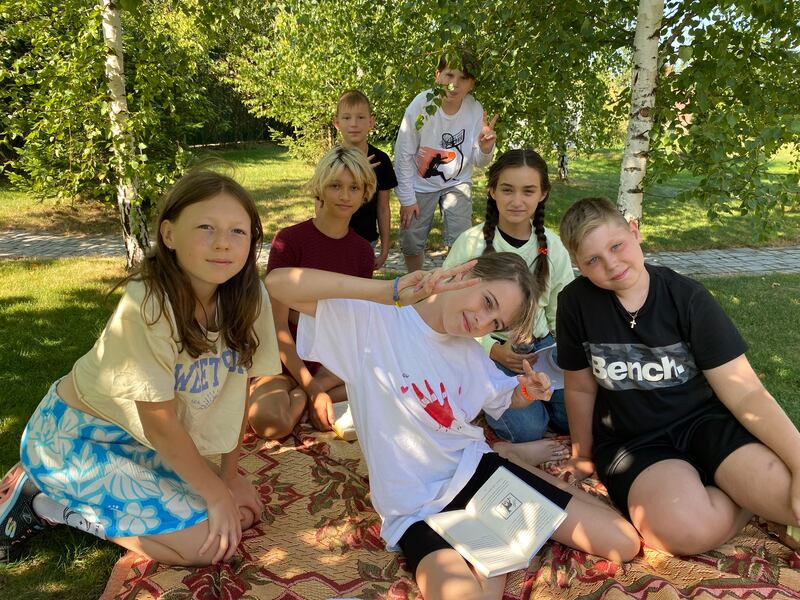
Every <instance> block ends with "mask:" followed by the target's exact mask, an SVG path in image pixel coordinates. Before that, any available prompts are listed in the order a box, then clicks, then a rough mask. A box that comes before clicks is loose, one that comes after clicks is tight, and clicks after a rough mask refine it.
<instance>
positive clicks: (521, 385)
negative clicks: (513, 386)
mask: <svg viewBox="0 0 800 600" xmlns="http://www.w3.org/2000/svg"><path fill="white" fill-rule="evenodd" d="M519 391H520V392H522V397H523V398H525V400H529V401H531V402H533V398H532V397H531V395H530V394H529V393H528V390H526V389H525V386H524V385H523V384H522V383H520V384H519Z"/></svg>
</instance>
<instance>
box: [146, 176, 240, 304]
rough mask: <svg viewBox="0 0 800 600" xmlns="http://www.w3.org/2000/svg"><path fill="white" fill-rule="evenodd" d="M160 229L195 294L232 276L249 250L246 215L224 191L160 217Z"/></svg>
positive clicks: (207, 289) (212, 289) (209, 288)
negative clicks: (166, 217)
mask: <svg viewBox="0 0 800 600" xmlns="http://www.w3.org/2000/svg"><path fill="white" fill-rule="evenodd" d="M160 231H161V237H162V239H163V241H164V244H165V245H166V246H167V247H168V248H170V249H172V250H174V252H175V256H176V258H177V261H178V265H179V266H180V268H181V269H182V270H183V271H184V273H186V274H187V275H188V276H189V279H190V281H191V283H192V287H193V288H194V290H195V292H196V293H197V294H198V295H204V294H206V293H208V292H213V291H215V290H216V287H217V286H218V285H220V284H222V283H225V282H226V281H227V280H228V279H230V278H231V277H233V276H235V275H236V274H237V273H238V272H239V271H241V270H242V268H243V267H244V265H245V263H246V262H247V257H248V256H249V254H250V241H251V238H252V230H251V223H250V216H249V215H248V214H247V211H246V210H245V209H244V207H243V206H242V204H241V202H239V200H238V199H237V198H235V197H234V196H232V195H230V194H228V193H227V192H222V193H221V194H217V195H216V196H213V197H211V198H209V199H208V200H203V201H201V202H195V203H194V204H190V205H189V206H187V207H186V208H184V209H183V210H182V211H181V213H180V214H179V215H178V217H177V218H176V219H175V220H173V221H162V223H161V228H160Z"/></svg>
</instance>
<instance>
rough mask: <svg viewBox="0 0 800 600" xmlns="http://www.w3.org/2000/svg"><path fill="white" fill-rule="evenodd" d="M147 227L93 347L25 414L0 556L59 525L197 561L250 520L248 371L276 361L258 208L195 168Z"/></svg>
mask: <svg viewBox="0 0 800 600" xmlns="http://www.w3.org/2000/svg"><path fill="white" fill-rule="evenodd" d="M156 231H157V240H156V244H155V246H154V247H153V248H152V249H151V250H150V252H149V253H148V255H147V256H146V258H145V259H144V261H143V263H142V265H141V267H140V269H139V270H138V271H137V272H136V273H134V274H132V275H131V276H129V277H128V278H126V279H125V280H124V281H123V283H124V285H125V290H124V293H123V295H122V298H121V299H120V301H119V304H118V305H117V308H116V310H115V311H114V314H113V315H112V316H111V318H110V319H109V321H108V323H107V324H106V327H105V329H104V330H103V332H102V333H101V334H100V337H99V338H98V340H97V342H96V343H95V345H94V347H93V348H92V349H91V350H90V351H89V352H88V353H87V354H85V355H84V356H83V357H81V358H80V359H78V361H77V362H76V363H75V365H74V367H73V369H72V371H71V372H70V373H69V374H68V375H67V376H65V377H64V378H62V379H60V380H58V381H56V382H55V383H54V384H53V385H52V386H51V387H50V390H49V391H48V392H47V394H46V395H45V397H44V399H43V400H42V402H41V403H40V404H39V406H38V407H37V409H36V411H35V412H34V414H33V416H32V417H31V418H30V420H29V421H28V424H27V426H26V428H25V431H24V433H23V436H22V442H21V452H20V463H18V464H17V465H16V466H15V467H13V468H12V469H11V471H10V472H9V473H8V474H7V475H6V477H5V479H4V480H3V482H2V484H0V528H1V529H2V532H0V558H3V559H7V558H8V556H9V554H10V553H11V551H12V550H14V549H16V546H17V544H19V543H20V542H21V541H22V540H24V539H25V538H26V537H28V536H29V535H30V534H32V533H34V532H35V531H37V530H41V529H44V528H45V527H46V525H47V524H54V523H64V524H67V525H71V526H74V527H77V528H79V529H82V530H84V531H88V532H90V533H92V534H94V535H97V536H98V537H101V538H104V539H108V540H111V541H113V542H115V543H117V544H119V545H120V546H123V547H124V548H127V549H129V550H133V551H135V552H138V553H140V554H142V555H145V556H147V557H149V558H152V559H154V560H157V561H159V562H163V563H167V564H178V565H207V564H210V563H214V562H218V561H219V560H223V559H228V558H230V557H231V556H232V554H233V552H234V550H235V549H236V546H237V545H238V543H239V540H240V538H241V532H242V529H245V528H247V527H249V526H250V525H251V524H252V523H253V522H254V521H255V520H257V519H258V515H259V514H260V512H261V509H262V505H261V502H260V500H259V498H258V496H257V493H256V491H255V488H254V487H253V486H252V484H251V483H250V482H248V481H247V480H246V479H244V478H243V477H242V476H241V475H239V474H238V472H237V462H238V457H239V446H240V444H241V438H242V432H243V429H244V426H245V424H246V416H245V415H246V411H245V408H246V404H247V396H248V380H249V378H250V377H256V376H261V375H270V374H274V373H276V372H278V371H279V370H280V361H279V359H278V352H277V344H276V340H275V330H274V326H273V323H272V314H271V308H270V303H269V297H268V296H267V293H266V290H265V289H264V287H263V286H262V284H261V282H260V281H259V278H258V272H257V268H256V257H257V254H258V252H259V250H260V248H261V241H262V230H261V222H260V219H259V216H258V212H257V210H256V207H255V204H254V202H253V199H252V198H251V196H250V194H248V193H247V191H246V190H245V189H244V188H243V187H242V186H241V185H239V184H238V183H237V182H236V181H234V180H233V179H231V178H230V177H227V176H225V175H221V174H219V173H216V172H213V171H207V170H198V171H194V172H190V173H189V174H187V175H185V176H184V177H183V178H181V179H180V180H179V181H178V182H177V183H176V184H175V185H174V186H173V187H172V188H171V189H170V190H169V192H168V193H167V195H166V197H165V199H164V203H163V206H162V208H161V211H160V214H159V217H158V221H157V224H156ZM214 454H221V455H222V461H221V466H220V467H219V468H217V467H215V466H214V465H212V464H211V463H210V462H208V461H207V460H206V459H205V457H206V456H209V455H214Z"/></svg>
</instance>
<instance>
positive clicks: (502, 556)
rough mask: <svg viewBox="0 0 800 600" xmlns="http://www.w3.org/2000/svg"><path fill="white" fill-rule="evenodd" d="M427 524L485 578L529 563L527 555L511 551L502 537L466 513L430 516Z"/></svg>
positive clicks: (455, 511)
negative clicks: (490, 574) (489, 574)
mask: <svg viewBox="0 0 800 600" xmlns="http://www.w3.org/2000/svg"><path fill="white" fill-rule="evenodd" d="M425 521H426V522H427V523H428V525H430V526H431V528H432V529H433V530H434V531H436V532H437V533H438V534H439V535H441V536H442V537H444V538H445V539H446V540H447V541H448V542H450V543H451V544H452V545H453V547H454V548H455V549H456V550H458V551H459V552H460V553H461V555H462V556H464V558H466V559H467V560H468V561H469V562H471V563H472V564H473V565H475V567H476V568H477V569H478V570H479V571H480V572H481V573H483V574H484V575H487V574H488V573H492V572H494V574H495V575H499V574H501V573H507V572H508V571H513V570H515V569H520V568H522V567H524V566H525V565H526V564H527V560H526V557H525V556H523V555H521V554H516V553H514V552H512V551H511V549H510V548H509V546H508V544H507V543H506V542H505V541H504V540H503V539H502V538H500V537H499V536H498V535H497V534H496V533H495V532H493V531H492V530H491V529H489V528H488V527H486V526H485V525H484V524H483V523H481V521H480V520H478V519H476V518H475V517H474V516H472V515H470V514H468V513H467V511H465V510H452V511H448V512H443V513H438V514H436V515H430V516H428V517H426V518H425Z"/></svg>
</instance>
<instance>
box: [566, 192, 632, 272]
mask: <svg viewBox="0 0 800 600" xmlns="http://www.w3.org/2000/svg"><path fill="white" fill-rule="evenodd" d="M606 224H609V225H612V224H617V225H621V226H623V227H626V228H627V227H628V221H626V220H625V217H624V216H623V215H622V213H621V212H619V209H618V208H617V207H616V206H614V204H613V203H612V202H611V200H609V199H608V198H581V199H580V200H578V201H577V202H575V203H574V204H573V205H572V206H570V207H569V208H568V209H567V212H565V213H564V216H563V217H562V218H561V226H560V227H559V234H560V236H561V241H562V242H563V243H564V246H566V248H567V250H568V251H569V255H570V256H571V257H572V258H573V259H574V258H575V255H576V254H577V252H578V248H579V247H580V245H581V242H582V241H583V240H584V238H586V236H587V235H589V234H590V233H591V232H592V231H594V230H595V229H597V228H598V227H600V226H601V225H606Z"/></svg>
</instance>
